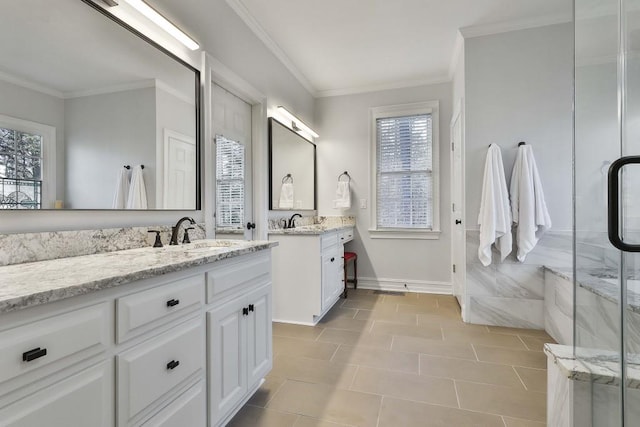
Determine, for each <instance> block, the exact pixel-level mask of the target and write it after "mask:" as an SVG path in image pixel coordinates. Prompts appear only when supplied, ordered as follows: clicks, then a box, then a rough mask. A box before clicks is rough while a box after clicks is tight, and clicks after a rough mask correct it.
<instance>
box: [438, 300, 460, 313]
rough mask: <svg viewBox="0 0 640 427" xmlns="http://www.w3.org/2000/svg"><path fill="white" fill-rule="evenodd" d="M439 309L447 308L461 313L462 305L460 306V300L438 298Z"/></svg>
mask: <svg viewBox="0 0 640 427" xmlns="http://www.w3.org/2000/svg"><path fill="white" fill-rule="evenodd" d="M438 308H441V309H442V308H446V309H450V310H453V311H457V312H458V313H459V312H460V304H458V300H457V299H455V298H443V297H440V298H438Z"/></svg>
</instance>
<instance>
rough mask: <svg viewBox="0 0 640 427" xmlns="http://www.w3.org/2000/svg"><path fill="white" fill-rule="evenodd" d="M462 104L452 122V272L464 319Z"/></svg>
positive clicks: (464, 239) (464, 243) (454, 290)
mask: <svg viewBox="0 0 640 427" xmlns="http://www.w3.org/2000/svg"><path fill="white" fill-rule="evenodd" d="M462 120H463V112H462V103H461V107H460V109H458V110H457V111H456V112H455V113H454V116H453V120H452V121H451V235H452V241H451V262H452V264H453V265H452V266H451V271H452V277H451V278H452V282H453V293H454V295H455V296H456V298H457V299H458V303H459V304H460V306H461V307H462V314H463V317H464V314H465V310H464V308H465V307H464V299H465V292H464V290H465V286H464V281H465V269H466V257H465V247H466V236H465V228H466V227H465V224H464V221H463V220H464V165H463V157H462V156H463V149H464V147H463V143H464V141H463V133H462V130H463V128H462Z"/></svg>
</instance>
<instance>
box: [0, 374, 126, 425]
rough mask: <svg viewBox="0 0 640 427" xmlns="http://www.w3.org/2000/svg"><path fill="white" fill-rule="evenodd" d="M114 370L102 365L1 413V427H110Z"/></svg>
mask: <svg viewBox="0 0 640 427" xmlns="http://www.w3.org/2000/svg"><path fill="white" fill-rule="evenodd" d="M113 394H114V393H113V369H112V364H111V363H106V362H105V363H101V364H99V365H96V366H93V367H91V368H89V369H86V370H84V371H82V372H79V373H77V374H74V375H71V376H70V377H68V378H66V379H64V380H62V381H60V382H58V383H56V384H53V385H52V386H50V387H47V388H45V389H43V390H41V391H39V392H37V393H35V394H32V395H31V396H28V397H26V398H24V399H21V400H19V401H17V402H16V403H14V404H12V405H9V406H7V407H5V408H3V409H1V410H0V426H2V427H34V426H47V427H70V426H92V427H113Z"/></svg>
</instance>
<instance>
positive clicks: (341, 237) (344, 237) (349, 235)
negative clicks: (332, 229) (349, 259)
mask: <svg viewBox="0 0 640 427" xmlns="http://www.w3.org/2000/svg"><path fill="white" fill-rule="evenodd" d="M352 240H353V228H349V229H347V230H342V231H340V233H339V234H338V241H339V242H340V243H347V242H350V241H352Z"/></svg>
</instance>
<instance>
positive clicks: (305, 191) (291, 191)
mask: <svg viewBox="0 0 640 427" xmlns="http://www.w3.org/2000/svg"><path fill="white" fill-rule="evenodd" d="M269 158H270V166H271V172H270V185H269V192H270V197H269V208H270V209H272V210H314V209H315V208H316V146H315V145H314V144H313V143H311V142H309V141H307V140H306V139H304V138H303V137H301V136H300V135H298V134H297V133H295V132H294V131H292V130H290V129H289V128H287V127H286V126H284V125H283V124H282V123H280V122H278V121H277V120H275V119H273V118H269Z"/></svg>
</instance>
